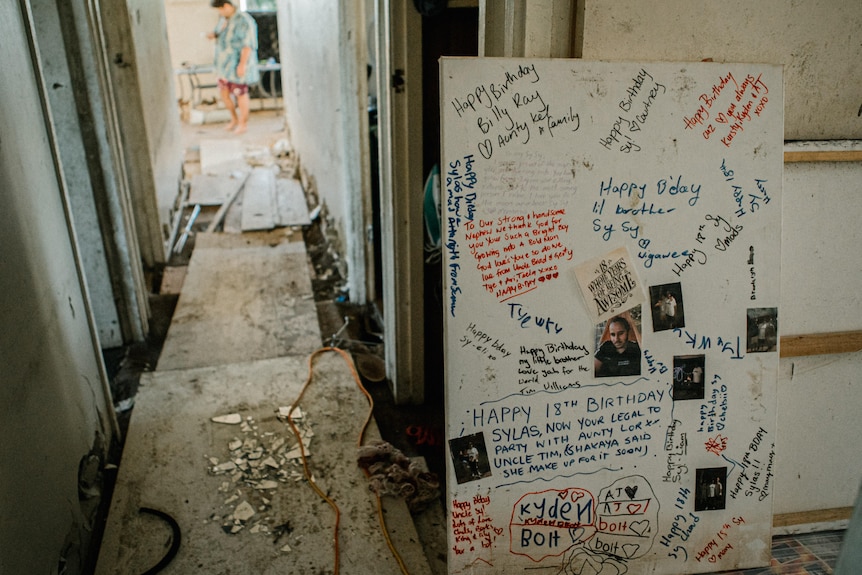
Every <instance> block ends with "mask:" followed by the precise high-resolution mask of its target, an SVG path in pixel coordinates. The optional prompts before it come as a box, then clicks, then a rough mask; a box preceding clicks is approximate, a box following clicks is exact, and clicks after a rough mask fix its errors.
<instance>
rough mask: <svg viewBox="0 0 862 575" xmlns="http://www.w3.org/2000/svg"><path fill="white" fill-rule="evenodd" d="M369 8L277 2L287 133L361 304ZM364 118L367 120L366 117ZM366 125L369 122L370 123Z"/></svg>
mask: <svg viewBox="0 0 862 575" xmlns="http://www.w3.org/2000/svg"><path fill="white" fill-rule="evenodd" d="M362 14H364V8H363V6H362V4H361V3H358V2H355V3H354V2H349V3H342V2H299V1H290V0H283V1H282V2H281V3H280V4H279V10H278V27H279V35H280V38H281V41H280V43H279V49H280V51H281V66H282V70H281V76H282V88H283V93H284V107H285V113H286V116H287V125H288V129H289V132H290V140H291V144H292V145H293V148H294V149H295V150H296V151H297V153H298V156H299V161H300V164H301V168H302V170H303V171H304V172H305V173H306V174H307V175H308V176H309V178H310V181H311V183H312V187H313V188H314V190H315V191H316V192H317V194H318V195H319V198H320V202H321V203H322V204H323V205H324V207H325V211H324V214H325V215H326V216H327V220H328V221H329V222H330V223H331V224H333V227H334V228H335V230H336V232H337V238H338V240H339V243H340V245H338V244H337V245H336V249H338V251H339V252H340V253H341V254H342V255H344V256H345V257H346V260H347V266H348V268H349V269H348V273H349V276H348V278H349V279H348V288H349V289H350V298H351V300H352V301H354V302H357V303H363V302H364V299H365V296H364V293H365V291H364V286H365V277H364V269H365V268H364V256H363V255H362V254H363V241H364V237H365V233H364V230H363V222H362V217H363V216H362V209H361V208H362V201H361V200H360V198H361V197H362V196H364V195H365V194H367V193H368V189H367V186H368V183H367V181H365V180H364V179H363V175H362V165H361V162H362V159H363V158H364V154H366V153H367V150H366V151H363V149H362V147H361V140H360V138H361V135H362V134H361V132H362V129H363V128H362V126H367V118H365V117H364V115H363V114H364V113H365V112H364V110H365V105H366V101H367V93H366V94H363V93H361V92H362V91H363V89H362V87H364V86H365V84H364V83H363V82H364V76H365V64H364V62H363V63H362V64H361V66H360V64H359V63H358V62H357V61H356V54H357V53H358V51H360V50H364V49H365V41H364V37H365V30H364V24H363V23H362V21H363V20H364V18H363V17H362ZM364 119H365V120H366V121H365V122H363V120H364ZM366 129H367V128H366Z"/></svg>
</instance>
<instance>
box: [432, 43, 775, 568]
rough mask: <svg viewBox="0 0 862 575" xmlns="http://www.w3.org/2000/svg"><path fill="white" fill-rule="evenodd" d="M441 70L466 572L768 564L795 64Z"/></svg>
mask: <svg viewBox="0 0 862 575" xmlns="http://www.w3.org/2000/svg"><path fill="white" fill-rule="evenodd" d="M441 86H442V91H441V122H442V124H441V131H442V160H441V184H442V185H441V187H442V190H441V192H442V194H441V195H442V198H441V202H442V206H441V211H442V214H441V221H442V223H443V230H442V235H443V244H444V245H443V253H444V260H443V266H444V313H445V346H446V367H445V372H446V421H447V447H448V449H449V457H448V459H447V464H448V475H447V492H448V493H447V497H448V506H449V508H448V514H449V525H448V534H449V558H448V565H449V570H450V572H451V573H471V574H497V573H499V574H503V573H517V572H522V571H525V570H529V571H530V572H531V573H532V572H533V571H534V570H539V571H542V572H548V573H591V574H597V575H610V574H613V575H619V574H620V573H626V574H628V575H635V574H638V573H704V572H714V571H723V570H729V569H740V568H747V567H754V566H762V565H767V564H768V562H769V552H770V538H771V526H772V489H773V484H774V481H773V475H772V473H773V459H774V456H775V450H774V445H775V409H776V383H777V376H778V345H779V341H778V335H777V334H778V331H777V326H778V302H779V292H778V286H779V275H778V272H779V262H780V259H781V258H780V238H781V204H780V200H781V183H782V170H783V116H782V114H783V110H782V103H783V102H782V100H783V96H782V76H781V68H780V67H778V66H770V65H762V64H726V63H712V62H699V63H659V62H651V63H609V62H585V61H579V60H561V59H554V60H543V59H536V60H533V59H503V58H499V59H498V58H494V59H479V58H444V59H442V60H441ZM755 280H756V281H755ZM536 572H538V571H536Z"/></svg>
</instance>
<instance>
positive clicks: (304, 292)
mask: <svg viewBox="0 0 862 575" xmlns="http://www.w3.org/2000/svg"><path fill="white" fill-rule="evenodd" d="M254 116H256V118H255V117H254ZM254 116H253V122H252V126H250V129H249V131H248V132H247V133H246V134H245V135H244V136H243V138H242V140H241V141H242V145H243V148H244V149H245V150H246V156H247V158H248V153H247V152H248V150H252V153H251V156H252V157H251V159H250V163H252V164H263V165H264V166H266V165H269V166H272V165H273V164H274V165H275V166H276V168H275V169H276V170H277V171H279V173H280V174H281V173H283V172H284V171H285V170H284V167H285V166H284V165H279V164H280V161H279V159H278V158H275V159H274V160H273V159H272V158H267V157H266V154H264V153H262V152H261V149H270V150H273V149H280V148H279V146H280V145H281V144H280V138H281V137H282V133H281V132H282V131H281V130H279V129H278V127H277V124H278V120H277V116H275V117H270V118H266V117H263V118H261V117H260V115H259V114H255V115H254ZM254 120H257V122H255V121H254ZM186 130H187V134H186V135H187V136H189V131H191V135H190V140H189V141H188V142H187V143H186V145H187V149H189V150H190V151H191V153H190V162H188V163H187V166H188V165H191V166H193V165H194V163H195V160H197V162H199V163H206V157H208V156H210V155H209V154H208V153H206V151H204V154H203V156H204V157H203V160H204V162H201V158H200V156H198V157H197V158H195V152H197V153H198V154H200V148H198V149H197V150H196V149H195V143H194V141H195V139H196V138H200V139H202V140H205V139H207V138H223V137H225V136H223V135H222V134H220V133H219V131H220V128H219V127H217V126H200V127H186ZM267 140H269V141H267ZM210 157H211V156H210ZM235 167H236V166H227V167H226V169H232V168H235ZM287 167H288V168H289V161H288V166H287ZM191 171H192V172H193V171H194V168H193V167H192V169H191ZM187 175H191V176H193V175H194V174H187ZM183 198H184V200H185V199H191V200H193V201H192V202H190V203H189V205H188V206H187V207H186V210H185V213H184V214H183V216H182V219H180V220H179V221H178V225H177V227H176V230H175V232H176V233H175V237H173V238H172V245H176V246H177V247H178V248H179V249H177V250H176V251H175V253H173V254H172V256H173V257H172V260H171V265H170V266H169V267H168V268H166V270H165V273H164V274H163V276H162V277H160V278H156V281H157V282H158V283H159V284H160V286H159V288H160V289H159V290H158V291H159V292H160V295H158V296H154V298H153V302H152V303H153V310H154V321H155V324H156V325H155V326H154V328H155V329H154V330H153V333H152V334H151V338H150V340H151V341H148V342H147V344H146V345H141V346H137V347H135V348H130V349H129V350H126V353H125V355H124V356H123V357H122V358H114V361H115V362H117V364H118V365H116V366H115V371H116V372H117V374H116V376H115V377H114V391H115V401H116V403H117V405H118V408H119V410H120V419H121V424H122V426H123V427H124V429H126V436H125V444H124V447H123V454H122V461H121V464H120V466H119V471H118V474H117V478H116V483H115V489H114V493H113V498H112V504H111V510H110V514H109V515H108V518H107V523H106V525H105V528H104V535H103V537H102V543H101V550H100V553H99V562H98V565H97V568H96V573H98V574H100V575H101V574H107V573H143V572H145V571H146V570H147V569H149V568H152V567H153V566H155V565H157V564H158V563H159V561H160V560H161V561H165V563H164V571H163V572H164V573H194V572H200V573H314V574H316V573H333V572H337V571H338V570H337V569H335V563H336V557H335V553H336V550H335V549H336V548H335V545H334V539H333V529H334V527H335V522H336V512H335V510H334V509H333V508H332V507H331V505H330V504H329V503H327V501H325V500H324V499H323V498H321V496H320V495H319V494H318V493H316V492H315V490H314V488H313V487H312V484H311V481H309V478H308V477H307V476H306V470H305V467H304V465H303V460H302V451H305V449H307V451H308V452H309V453H310V457H308V459H307V464H308V475H309V476H310V477H311V480H312V481H313V482H315V484H316V485H318V487H319V489H320V491H321V492H322V493H324V494H326V496H327V497H329V498H331V499H332V500H333V501H334V502H335V504H337V506H338V508H339V512H338V518H337V521H338V522H339V537H338V542H339V545H338V551H337V553H338V558H337V562H338V565H339V567H340V569H341V571H342V572H346V573H402V572H409V573H413V574H415V575H418V574H423V573H428V574H435V575H436V574H437V573H441V572H444V571H441V565H442V566H443V567H442V568H443V569H445V563H444V562H443V560H442V559H443V557H444V554H445V551H443V550H442V549H439V548H435V545H436V546H437V547H440V546H441V545H442V546H445V542H442V543H440V542H438V543H434V544H429V549H424V548H423V547H422V544H421V542H420V537H419V535H418V534H417V528H416V526H415V525H416V524H418V525H420V528H424V529H425V530H426V531H427V530H430V531H433V532H436V533H438V534H441V535H442V534H443V533H444V530H443V524H442V505H441V497H440V491H439V489H438V488H439V485H438V484H437V483H436V482H435V481H434V475H432V474H428V473H425V472H424V469H423V468H422V467H421V465H419V464H420V463H421V460H410V459H407V458H405V457H395V458H394V459H393V455H395V456H399V455H401V454H402V453H407V454H409V455H417V454H422V453H421V452H422V451H425V452H426V454H429V455H432V456H437V455H439V456H440V457H439V459H441V460H442V441H440V440H439V432H438V430H437V429H435V427H436V426H437V425H438V424H437V421H438V420H439V419H441V418H442V412H438V413H437V414H434V415H433V417H432V419H426V416H427V415H428V413H427V410H425V411H423V410H422V409H421V408H420V409H418V410H414V409H410V408H406V409H405V408H402V407H398V408H397V409H396V408H395V406H394V404H393V402H392V400H391V395H389V394H388V389H387V387H386V386H387V383H386V382H385V381H383V380H382V372H381V371H380V362H379V359H380V358H379V354H380V353H382V349H379V346H378V345H377V342H378V340H376V339H375V331H376V330H377V327H376V324H375V322H374V321H373V319H369V317H368V314H367V313H365V310H356V309H354V308H353V307H351V306H350V304H349V303H348V302H345V301H343V300H344V297H343V293H342V292H341V289H340V277H339V274H338V270H337V269H334V268H329V267H328V266H327V265H326V263H327V262H326V257H325V253H314V254H310V253H308V252H307V251H306V243H307V240H308V239H311V240H312V250H317V251H321V249H322V248H320V246H319V245H318V243H319V242H317V241H316V240H319V239H320V238H316V237H315V236H314V234H315V232H316V229H315V226H311V225H308V226H302V227H299V226H283V225H278V226H276V227H273V229H269V230H267V229H264V230H262V231H246V232H242V231H241V229H237V227H240V228H241V224H239V226H238V222H241V220H242V216H241V215H240V216H238V215H237V213H236V212H237V211H238V210H237V208H239V209H242V208H243V207H244V206H243V203H244V201H243V197H242V195H238V196H237V198H236V201H235V203H234V204H233V205H232V206H231V209H230V210H228V211H227V212H226V213H225V214H223V216H224V223H223V229H224V231H223V232H219V231H215V232H207V231H206V230H207V228H208V226H209V223H211V222H212V219H213V218H214V217H217V216H218V211H217V209H218V203H219V202H216V204H215V205H214V206H202V207H201V208H200V209H198V210H197V211H196V212H195V210H193V209H191V208H192V204H195V198H194V196H191V195H189V196H185V195H184V196H183ZM195 205H197V204H195ZM246 205H247V204H246ZM232 212H233V213H232ZM184 232H187V233H184ZM318 233H319V232H318ZM180 241H182V243H181V244H180V243H179V242H180ZM312 250H309V251H312ZM165 315H167V316H168V317H167V320H166V319H165V317H164V316H165ZM346 324H347V325H346ZM160 336H161V337H163V338H164V341H163V343H162V344H161V345H160V341H159V339H160ZM330 343H343V344H346V345H345V346H344V347H345V348H346V349H350V348H351V347H353V348H355V349H353V350H352V351H353V352H354V353H353V354H348V353H341V352H337V351H326V352H318V354H317V355H316V356H315V359H314V362H313V364H314V365H313V368H312V369H311V373H312V375H311V376H310V379H309V380H308V387H307V389H306V391H305V393H304V395H303V398H302V401H301V402H300V404H299V405H300V407H301V410H302V417H301V418H300V417H295V418H294V419H296V421H295V427H296V429H297V431H298V432H299V434H300V436H301V437H302V438H303V447H304V449H303V450H300V449H299V443H298V440H297V438H296V435H295V433H294V430H293V429H292V428H291V426H290V425H289V422H288V421H287V418H286V413H287V411H289V410H288V406H290V405H291V404H292V403H293V402H294V401H295V400H296V399H297V397H298V396H299V394H300V393H301V392H302V390H303V384H304V383H305V382H306V378H307V377H309V361H310V359H311V358H312V356H313V354H315V350H319V349H320V348H321V347H322V346H323V345H328V344H330ZM354 357H358V358H359V361H357V362H356V364H357V365H359V366H360V367H361V368H362V369H361V373H362V374H363V375H360V371H354V369H353V365H354ZM106 359H107V361H108V362H109V363H110V362H111V358H110V354H107V357H106ZM136 374H137V376H136ZM362 386H367V388H368V395H366V394H365V393H364V392H363V388H362ZM372 398H373V399H375V400H376V402H377V403H376V408H375V414H376V415H377V417H379V416H380V414H381V413H383V415H384V418H385V419H386V420H387V424H386V425H384V426H383V427H384V428H386V427H387V426H388V428H389V431H390V432H391V431H392V430H393V429H394V430H395V433H394V435H395V437H394V438H393V443H395V444H400V447H403V448H404V449H405V451H404V452H402V451H400V448H399V449H396V450H395V451H394V454H393V453H391V452H381V451H380V450H379V449H376V448H369V447H366V448H365V450H364V452H363V455H364V460H363V461H364V463H365V464H366V465H365V467H366V468H365V469H362V468H360V467H359V466H358V465H357V445H358V442H359V439H360V434H363V433H364V436H363V437H364V438H363V443H364V444H365V445H371V444H373V443H374V442H375V440H377V439H380V431H379V430H378V428H377V424H376V421H375V419H371V421H370V422H369V423H368V426H367V429H366V428H365V422H366V420H367V418H368V414H369V405H370V403H369V400H370V399H372ZM387 410H397V411H398V412H399V415H398V417H393V418H389V417H387V416H386V412H387ZM294 413H296V412H294ZM414 416H415V417H414ZM214 418H215V419H214ZM225 418H226V419H225ZM405 418H406V419H405ZM393 426H394V427H393ZM428 449H431V450H432V453H428ZM433 458H434V457H432V459H433ZM411 463H412V465H411ZM375 464H376V465H375ZM437 465H439V464H437ZM383 470H388V471H389V472H388V473H381V471H383ZM369 475H370V477H369ZM370 482H375V484H376V485H378V486H379V487H381V488H382V490H383V491H384V492H386V491H401V492H406V494H407V495H408V497H406V498H405V497H393V496H389V495H385V496H384V497H383V498H382V500H383V502H384V503H383V507H382V509H383V512H382V516H383V518H384V519H385V524H386V526H387V529H386V533H388V535H389V539H387V537H386V536H385V534H384V531H383V529H382V528H381V524H380V512H379V511H378V508H377V498H376V497H375V495H374V493H373V492H372V491H371V489H370V488H369V484H370ZM410 495H412V499H411V497H409V496H410ZM408 502H411V503H417V504H418V505H419V506H420V507H423V508H425V509H426V511H425V512H423V513H419V514H418V515H417V523H416V524H414V521H413V518H412V517H411V514H410V510H409V509H408V506H407V504H408ZM142 509H143V511H142ZM150 510H152V511H150ZM162 513H164V514H166V515H161V514H162ZM172 520H173V521H175V522H176V525H175V526H174V528H176V529H178V532H177V534H176V535H174V534H172V526H171V525H172V524H171V521H172ZM423 525H424V527H422V526H423ZM441 540H442V539H441ZM176 541H179V546H178V548H176V549H172V545H173V544H174V542H176ZM393 549H394V550H396V552H393ZM429 554H430V556H431V560H430V561H429V560H428V559H426V556H427V555H429ZM165 557H167V559H169V561H167V560H165V559H163V558H165ZM399 562H403V564H399Z"/></svg>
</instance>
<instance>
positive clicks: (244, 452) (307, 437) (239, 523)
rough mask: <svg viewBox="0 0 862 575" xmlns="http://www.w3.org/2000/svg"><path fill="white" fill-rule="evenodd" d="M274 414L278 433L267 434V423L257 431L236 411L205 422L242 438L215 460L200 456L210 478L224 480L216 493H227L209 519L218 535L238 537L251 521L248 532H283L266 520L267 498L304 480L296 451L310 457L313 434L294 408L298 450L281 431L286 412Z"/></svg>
mask: <svg viewBox="0 0 862 575" xmlns="http://www.w3.org/2000/svg"><path fill="white" fill-rule="evenodd" d="M274 414H275V418H273V420H274V421H277V422H278V423H279V424H283V428H282V429H280V430H276V431H272V430H271V429H272V428H271V424H272V422H269V423H270V428H269V430H264V431H262V430H261V426H260V425H259V423H258V422H257V421H256V420H255V418H254V417H253V416H251V415H245V416H243V414H241V413H239V412H236V413H230V414H225V415H217V416H214V417H212V418H210V419H211V421H212V422H213V423H221V424H231V425H239V426H240V427H239V431H240V432H241V433H242V435H241V436H234V437H232V438H231V439H230V440H228V441H227V443H226V448H227V449H226V451H225V452H224V454H223V455H222V457H221V458H219V457H215V456H207V457H206V459H207V461H208V463H209V465H208V466H207V469H208V471H209V473H210V474H212V475H225V476H229V481H223V482H222V483H221V486H220V487H219V492H222V493H231V495H230V496H229V497H227V498H226V499H224V506H225V507H226V508H227V509H222V510H218V511H216V512H215V513H214V514H213V517H212V519H213V520H214V521H219V522H220V523H221V525H222V530H223V531H224V532H225V533H227V534H230V535H236V534H238V533H240V532H241V531H242V530H243V529H244V528H245V527H246V526H249V525H250V522H251V521H252V520H254V525H251V526H250V527H249V529H248V531H249V532H250V533H255V534H265V535H268V536H273V535H275V536H277V537H280V536H281V535H283V534H284V532H285V528H284V525H286V524H282V526H281V527H280V528H279V527H275V525H276V522H277V520H276V518H274V517H271V516H269V515H267V511H269V510H270V509H271V508H272V507H271V502H272V499H271V498H272V497H273V496H274V495H275V494H276V493H277V492H278V490H279V489H281V488H283V487H285V484H288V483H290V484H292V483H296V482H298V481H302V480H304V476H303V475H302V473H301V472H300V470H301V461H300V459H301V457H302V450H304V453H305V456H306V457H310V456H311V453H310V451H309V447H310V446H311V438H312V437H313V436H314V432H313V431H312V429H311V426H310V424H309V422H308V418H307V417H306V414H305V413H304V412H303V411H302V410H301V409H300V408H299V407H296V408H294V409H293V410H292V414H293V415H292V418H293V421H294V425H296V426H297V429H298V430H299V435H300V438H301V441H302V450H301V449H300V445H299V442H298V441H297V440H296V438H295V436H294V435H293V432H292V431H291V429H290V428H289V427H288V426H287V420H288V416H289V415H290V414H291V408H290V407H278V408H277V409H275V410H274ZM282 432H283V434H282ZM281 519H283V518H278V520H281ZM281 549H282V551H284V552H287V551H289V550H290V547H289V545H284V546H283V547H282V548H281ZM285 549H287V551H285Z"/></svg>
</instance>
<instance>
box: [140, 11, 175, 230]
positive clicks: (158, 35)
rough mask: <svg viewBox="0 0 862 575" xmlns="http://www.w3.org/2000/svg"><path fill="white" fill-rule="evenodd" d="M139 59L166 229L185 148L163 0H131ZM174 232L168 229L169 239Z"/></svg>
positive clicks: (160, 211) (157, 199)
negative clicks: (160, 1) (183, 146)
mask: <svg viewBox="0 0 862 575" xmlns="http://www.w3.org/2000/svg"><path fill="white" fill-rule="evenodd" d="M127 2H128V7H129V8H128V10H129V15H130V18H131V24H132V28H131V30H132V36H133V38H134V48H135V64H136V68H137V72H138V84H139V86H140V90H141V98H142V100H143V101H144V102H145V103H146V105H144V107H143V113H144V122H145V124H146V136H147V142H148V144H149V156H150V162H151V164H152V166H153V178H154V186H155V192H156V201H157V204H158V214H159V221H160V224H161V226H162V232H163V233H164V232H165V230H168V233H169V230H170V225H171V210H172V208H173V207H174V202H175V200H176V198H177V194H178V191H179V181H180V179H181V177H182V157H183V150H182V147H181V145H180V137H179V136H180V119H179V108H178V106H177V96H176V93H175V91H174V81H173V74H172V71H173V68H172V66H171V55H170V47H169V45H168V35H167V19H166V16H165V10H164V8H163V6H162V5H161V4H160V3H158V2H153V1H152V0H127ZM168 233H164V239H165V240H166V239H167V236H168Z"/></svg>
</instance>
